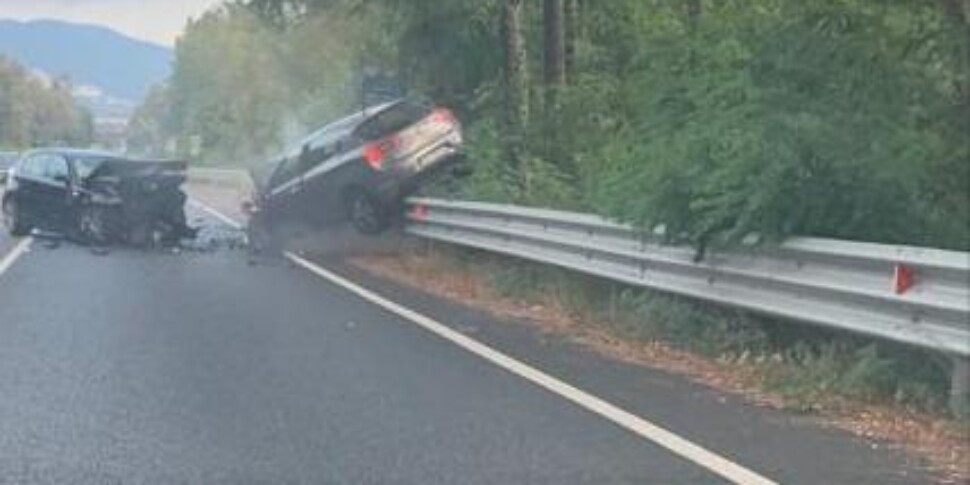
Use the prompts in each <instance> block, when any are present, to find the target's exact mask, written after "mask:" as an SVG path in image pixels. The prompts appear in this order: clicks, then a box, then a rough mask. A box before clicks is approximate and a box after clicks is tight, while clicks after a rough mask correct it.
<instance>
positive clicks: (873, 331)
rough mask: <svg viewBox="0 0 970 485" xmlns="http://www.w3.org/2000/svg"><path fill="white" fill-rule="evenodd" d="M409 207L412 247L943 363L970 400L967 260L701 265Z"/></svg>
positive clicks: (724, 255)
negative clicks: (453, 251) (435, 245)
mask: <svg viewBox="0 0 970 485" xmlns="http://www.w3.org/2000/svg"><path fill="white" fill-rule="evenodd" d="M408 206H409V210H408V219H409V223H408V225H407V229H406V230H407V232H409V233H411V234H414V235H416V236H420V237H424V238H429V239H432V240H437V241H444V242H448V243H453V244H457V245H461V246H467V247H473V248H478V249H483V250H487V251H491V252H496V253H501V254H505V255H509V256H515V257H518V258H523V259H527V260H531V261H536V262H540V263H546V264H551V265H555V266H559V267H562V268H567V269H570V270H575V271H579V272H582V273H586V274H589V275H595V276H599V277H603V278H607V279H610V280H613V281H617V282H621V283H626V284H630V285H636V286H641V287H645V288H651V289H654V290H659V291H663V292H667V293H673V294H678V295H684V296H688V297H692V298H696V299H699V300H704V301H708V302H712V303H717V304H722V305H729V306H733V307H738V308H743V309H746V310H750V311H753V312H757V313H762V314H767V315H771V316H776V317H781V318H782V319H790V320H796V321H801V322H805V323H809V324H814V325H819V326H823V327H828V328H834V329H840V330H847V331H851V332H855V333H859V334H864V335H868V336H872V337H878V338H884V339H889V340H893V341H897V342H903V343H906V344H910V345H915V346H919V347H923V348H928V349H932V350H935V351H939V352H942V353H944V354H946V355H948V356H950V357H951V358H953V362H954V369H953V377H952V387H951V398H952V403H953V404H954V406H957V404H956V403H958V402H963V401H964V400H967V399H968V397H967V396H968V394H970V382H968V381H970V253H965V252H959V251H946V250H939V249H930V248H921V247H912V246H898V245H885V244H873V243H863V242H850V241H841V240H832V239H818V238H794V239H791V240H788V241H786V242H784V243H782V244H780V245H774V246H770V245H763V246H760V245H759V246H751V247H746V248H741V249H736V250H732V251H729V252H727V251H725V252H711V253H708V255H707V256H706V257H705V258H704V259H703V260H702V261H700V262H695V261H694V256H695V251H694V250H693V249H692V248H687V247H679V246H670V245H664V244H661V242H660V241H659V240H658V239H657V238H656V237H653V236H651V235H649V234H644V233H643V232H642V231H638V230H636V229H634V228H633V227H630V226H627V225H623V224H617V223H615V222H611V221H608V220H606V219H603V218H601V217H598V216H594V215H589V214H579V213H570V212H562V211H554V210H547V209H535V208H524V207H518V206H510V205H501V204H489V203H480V202H467V201H447V200H438V199H412V200H409V201H408ZM960 406H961V407H962V405H960Z"/></svg>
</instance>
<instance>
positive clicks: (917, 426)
mask: <svg viewBox="0 0 970 485" xmlns="http://www.w3.org/2000/svg"><path fill="white" fill-rule="evenodd" d="M349 263H350V264H352V265H353V266H355V267H357V268H360V269H362V270H364V271H367V272H368V273H371V274H373V275H375V276H378V277H382V278H385V279H388V280H390V281H394V282H397V283H400V284H402V285H405V286H408V287H412V288H416V289H419V290H422V291H425V292H427V293H430V294H434V295H437V296H441V297H444V298H448V299H451V300H457V301H461V302H462V303H463V304H465V305H468V306H470V307H472V308H476V309H479V310H485V311H488V312H490V313H492V314H494V315H496V316H497V317H500V318H501V319H503V320H509V321H515V322H523V323H524V324H528V325H532V326H534V327H535V328H537V329H539V330H540V331H542V332H546V333H554V334H557V335H562V336H566V337H568V338H569V339H571V340H572V341H575V342H577V343H580V344H582V345H584V346H586V347H588V348H590V349H593V350H595V351H597V352H599V353H601V354H603V355H607V356H610V357H612V358H615V359H619V360H622V361H625V362H631V363H635V364H639V365H645V366H649V367H653V368H659V369H663V370H666V371H670V372H674V373H677V374H680V375H683V376H686V377H688V378H690V379H691V380H693V381H695V382H699V383H701V384H704V385H706V386H709V387H711V388H714V389H717V390H720V391H723V392H727V393H731V394H734V395H738V396H743V397H744V398H745V399H746V400H747V401H749V402H751V403H754V404H757V405H761V406H769V407H774V408H787V407H789V404H790V403H788V402H787V401H786V399H785V398H784V397H783V396H781V395H779V394H777V393H772V392H766V391H765V390H764V387H763V386H762V385H761V384H762V382H763V380H762V378H761V376H762V375H763V374H762V372H761V371H760V369H759V365H760V366H763V365H764V363H763V362H760V363H759V362H753V363H745V362H740V361H737V360H735V361H724V360H719V359H712V358H708V357H704V356H699V355H696V354H692V353H689V352H685V351H682V350H679V349H675V348H671V347H670V346H667V345H664V344H663V343H659V342H641V341H630V340H628V339H624V338H622V337H620V336H618V335H616V334H614V333H612V332H611V331H610V330H609V326H608V325H604V324H601V323H602V322H598V321H593V320H592V319H590V318H588V317H585V318H584V317H583V316H581V315H577V314H575V313H574V312H570V311H567V310H566V309H563V308H560V307H559V306H557V305H555V304H548V303H537V302H534V301H524V300H514V299H509V298H504V297H502V296H501V295H499V294H498V293H497V292H496V291H495V290H494V289H493V288H492V287H491V286H490V285H489V283H488V282H487V281H485V279H484V278H482V277H481V276H480V275H476V274H472V273H471V272H470V271H468V270H467V268H463V267H461V266H459V265H456V264H452V263H450V262H448V261H446V260H444V259H441V258H435V257H433V256H428V255H422V254H417V253H399V254H394V255H387V254H383V255H367V256H358V257H354V258H351V259H350V260H349ZM813 409H814V413H815V414H813V416H814V417H815V418H816V421H817V422H818V423H819V424H822V425H825V426H832V427H836V428H839V429H844V430H848V431H850V432H852V433H854V434H856V435H857V436H860V437H863V438H866V439H868V440H872V441H873V442H874V444H873V446H874V447H878V446H880V444H879V443H882V446H889V447H892V448H899V449H902V450H904V451H906V452H909V453H911V454H913V455H915V456H918V457H922V458H924V459H926V460H927V461H928V462H929V463H930V464H931V466H932V468H933V470H934V471H935V472H936V473H937V476H938V478H939V482H940V483H947V484H954V483H960V484H970V429H968V425H967V424H966V423H961V422H957V421H954V420H950V419H944V418H940V417H936V416H932V415H928V414H925V413H920V412H914V411H911V410H907V409H898V408H894V407H880V406H873V405H868V404H860V403H854V402H849V401H846V400H842V399H836V398H832V399H831V400H827V401H826V402H821V403H818V405H817V406H814V407H813Z"/></svg>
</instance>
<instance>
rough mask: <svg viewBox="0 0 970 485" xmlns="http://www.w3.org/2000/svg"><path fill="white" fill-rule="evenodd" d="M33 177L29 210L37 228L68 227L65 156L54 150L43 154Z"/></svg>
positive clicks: (69, 173) (69, 218)
mask: <svg viewBox="0 0 970 485" xmlns="http://www.w3.org/2000/svg"><path fill="white" fill-rule="evenodd" d="M37 172H38V173H37V176H36V177H34V179H33V190H32V191H31V194H32V198H33V199H32V202H31V205H32V209H33V210H34V211H35V212H34V213H35V214H36V217H35V219H34V220H35V221H36V222H37V225H38V227H41V228H44V229H51V230H59V231H63V230H67V229H69V228H70V222H71V220H72V217H71V204H70V197H71V182H70V181H71V171H70V166H69V165H68V162H67V159H66V158H65V157H64V156H62V155H60V154H56V153H46V154H43V155H42V156H41V157H40V159H39V163H38V166H37Z"/></svg>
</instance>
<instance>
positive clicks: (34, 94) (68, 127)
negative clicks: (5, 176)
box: [0, 56, 93, 149]
mask: <svg viewBox="0 0 970 485" xmlns="http://www.w3.org/2000/svg"><path fill="white" fill-rule="evenodd" d="M92 132H93V127H92V122H91V115H90V113H88V112H87V111H86V110H84V109H82V108H81V107H79V106H78V105H77V104H76V103H75V102H74V100H73V98H72V97H71V86H70V84H69V83H67V82H66V81H64V80H61V79H55V80H53V81H50V82H45V81H42V80H40V79H39V78H37V77H36V76H34V75H33V74H31V73H29V72H28V71H27V70H26V69H24V68H23V67H22V66H20V65H19V64H16V63H14V62H13V61H10V60H8V59H6V58H5V57H3V56H0V147H6V148H15V149H22V148H30V147H33V146H45V145H71V146H85V145H87V144H88V143H90V141H91V137H92V134H93V133H92Z"/></svg>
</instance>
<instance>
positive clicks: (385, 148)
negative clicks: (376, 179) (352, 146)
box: [364, 135, 401, 170]
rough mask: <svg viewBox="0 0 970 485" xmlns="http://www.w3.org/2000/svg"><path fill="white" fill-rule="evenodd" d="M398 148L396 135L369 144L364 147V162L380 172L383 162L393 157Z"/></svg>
mask: <svg viewBox="0 0 970 485" xmlns="http://www.w3.org/2000/svg"><path fill="white" fill-rule="evenodd" d="M400 146H401V140H400V139H399V138H398V137H397V135H395V136H391V137H389V138H385V139H383V140H381V141H376V142H374V143H370V144H368V145H367V146H365V147H364V161H365V162H367V165H370V167H371V168H373V169H374V170H381V169H383V168H384V161H385V160H387V159H388V158H389V157H390V156H391V155H393V154H394V152H395V151H397V149H398V148H400Z"/></svg>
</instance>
